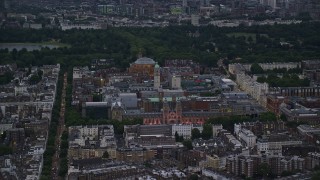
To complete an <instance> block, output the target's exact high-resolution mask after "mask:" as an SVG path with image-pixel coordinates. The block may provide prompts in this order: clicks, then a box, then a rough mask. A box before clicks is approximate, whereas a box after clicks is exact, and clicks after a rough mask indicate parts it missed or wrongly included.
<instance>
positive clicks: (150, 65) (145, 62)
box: [129, 57, 156, 77]
mask: <svg viewBox="0 0 320 180" xmlns="http://www.w3.org/2000/svg"><path fill="white" fill-rule="evenodd" d="M155 64H156V62H155V61H154V60H153V59H151V58H147V57H141V58H139V59H137V60H136V61H135V62H134V63H132V64H130V67H129V73H138V74H145V75H149V76H152V77H153V73H154V66H155Z"/></svg>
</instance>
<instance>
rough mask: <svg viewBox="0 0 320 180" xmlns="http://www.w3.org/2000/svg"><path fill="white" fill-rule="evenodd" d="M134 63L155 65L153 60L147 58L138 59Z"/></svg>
mask: <svg viewBox="0 0 320 180" xmlns="http://www.w3.org/2000/svg"><path fill="white" fill-rule="evenodd" d="M134 63H135V64H156V62H155V61H154V60H153V59H151V58H147V57H142V58H139V59H137V60H136V61H135V62H134Z"/></svg>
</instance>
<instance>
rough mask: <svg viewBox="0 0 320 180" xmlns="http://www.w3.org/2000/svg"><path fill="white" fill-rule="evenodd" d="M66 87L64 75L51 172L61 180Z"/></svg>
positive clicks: (65, 76)
mask: <svg viewBox="0 0 320 180" xmlns="http://www.w3.org/2000/svg"><path fill="white" fill-rule="evenodd" d="M66 87H67V73H65V74H64V77H63V89H62V97H61V98H62V99H61V109H60V118H59V124H58V127H57V135H56V137H55V147H56V151H55V154H54V156H53V158H52V172H51V177H52V179H56V180H58V179H61V178H60V177H59V175H58V174H59V163H60V158H59V154H60V144H61V142H60V140H61V135H62V133H63V131H64V130H65V123H64V113H65V103H66V102H65V101H66V100H65V98H66Z"/></svg>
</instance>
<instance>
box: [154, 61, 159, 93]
mask: <svg viewBox="0 0 320 180" xmlns="http://www.w3.org/2000/svg"><path fill="white" fill-rule="evenodd" d="M153 88H154V89H159V88H160V66H159V65H158V63H156V65H155V66H154V75H153Z"/></svg>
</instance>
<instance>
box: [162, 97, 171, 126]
mask: <svg viewBox="0 0 320 180" xmlns="http://www.w3.org/2000/svg"><path fill="white" fill-rule="evenodd" d="M162 111H163V112H162V123H161V124H167V121H168V115H169V113H170V107H169V103H168V101H167V100H166V99H165V100H164V101H163V104H162Z"/></svg>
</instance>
